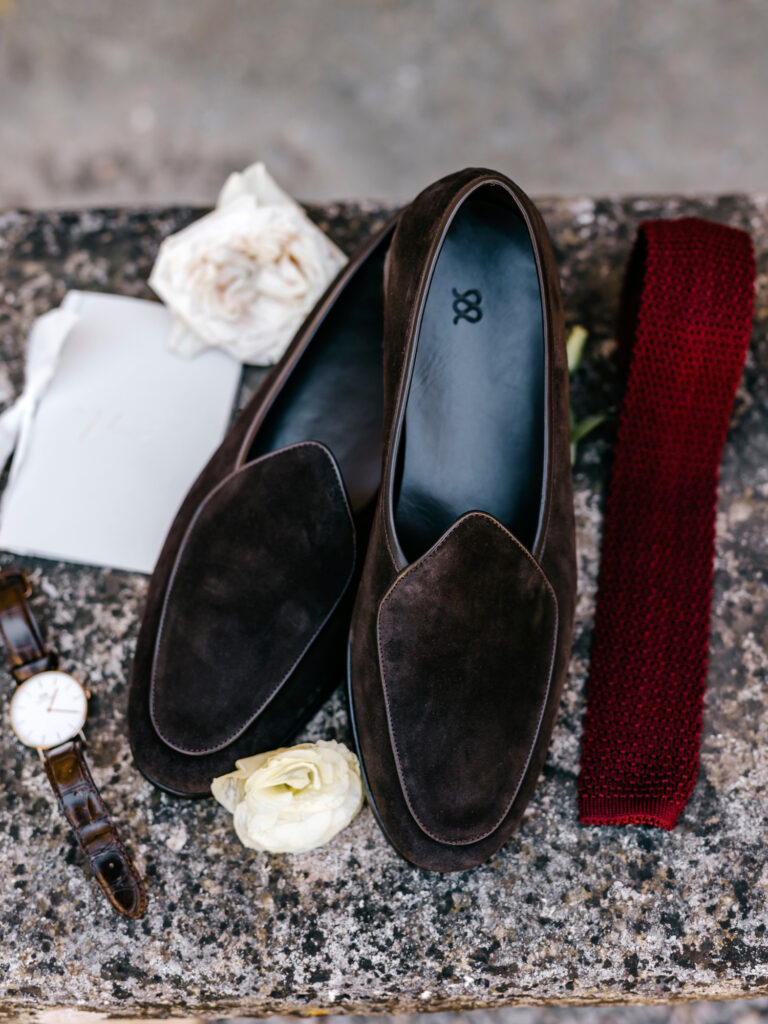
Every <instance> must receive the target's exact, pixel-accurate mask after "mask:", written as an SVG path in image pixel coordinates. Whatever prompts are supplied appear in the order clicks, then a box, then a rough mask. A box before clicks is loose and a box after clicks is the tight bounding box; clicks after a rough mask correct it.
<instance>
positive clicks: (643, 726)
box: [579, 218, 755, 829]
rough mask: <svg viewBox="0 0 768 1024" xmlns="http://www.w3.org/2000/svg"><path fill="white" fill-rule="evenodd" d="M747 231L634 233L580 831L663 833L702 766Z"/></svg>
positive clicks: (743, 312)
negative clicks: (722, 476)
mask: <svg viewBox="0 0 768 1024" xmlns="http://www.w3.org/2000/svg"><path fill="white" fill-rule="evenodd" d="M754 278H755V259H754V253H753V248H752V241H751V239H750V237H749V235H748V234H746V233H745V232H744V231H740V230H737V229H734V228H729V227H725V226H724V225H721V224H715V223H712V222H710V221H706V220H701V219H699V218H683V219H680V220H671V221H648V222H646V223H645V224H642V225H641V226H640V229H639V231H638V237H637V241H636V243H635V249H634V251H633V255H632V258H631V260H630V264H629V267H628V270H627V276H626V279H625V283H624V294H623V300H622V317H621V321H620V323H621V324H622V326H621V327H620V332H619V339H620V342H621V344H622V345H623V346H627V349H626V350H627V352H628V354H629V355H630V363H629V373H628V377H627V385H626V391H625V394H624V399H623V403H622V408H621V414H620V418H619V424H618V433H617V439H616V445H615V449H614V460H613V468H612V473H611V479H610V483H609V487H608V495H607V500H606V505H605V522H604V532H603V542H602V554H601V563H600V576H599V582H598V595H597V610H596V617H595V629H594V640H593V645H592V659H591V668H590V676H589V683H588V690H587V712H586V718H585V722H584V738H583V741H582V751H581V773H580V776H579V815H580V819H581V821H582V823H583V824H585V825H627V824H634V825H641V824H642V825H655V826H657V827H659V828H665V829H671V828H673V827H674V825H675V822H676V821H677V818H678V816H679V815H680V813H681V811H682V810H683V808H684V807H685V804H686V802H687V800H688V798H689V796H690V795H691V792H692V790H693V786H694V783H695V781H696V775H697V771H698V763H699V747H700V738H701V721H702V710H703V703H704V687H705V681H706V673H707V655H708V648H709V618H710V607H711V602H712V580H713V559H714V549H715V512H716V504H717V485H718V476H719V467H720V460H721V456H722V449H723V445H724V443H725V436H726V433H727V430H728V423H729V419H730V415H731V409H732V406H733V399H734V396H735V393H736V388H737V386H738V383H739V379H740V377H741V372H742V369H743V365H744V359H745V356H746V352H747V347H748V344H749V336H750V330H751V323H752V306H753V301H754Z"/></svg>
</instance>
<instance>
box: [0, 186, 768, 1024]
mask: <svg viewBox="0 0 768 1024" xmlns="http://www.w3.org/2000/svg"><path fill="white" fill-rule="evenodd" d="M542 208H543V211H544V214H545V216H546V218H547V221H548V223H549V225H550V228H551V230H552V232H553V236H554V240H555V244H556V248H557V250H558V254H559V257H560V261H561V266H562V273H563V285H564V292H565V300H566V310H567V315H568V320H569V322H570V323H571V324H574V323H581V324H583V325H584V326H585V327H587V329H588V330H589V332H590V342H589V345H588V349H587V357H586V363H585V366H584V368H583V369H582V370H581V371H580V373H579V376H578V378H577V380H576V382H575V386H574V403H575V405H576V407H577V411H578V412H579V413H586V412H588V411H597V410H603V409H615V407H616V403H617V374H616V363H615V343H614V341H613V329H614V319H615V313H616V304H617V298H618V291H619V285H620V281H621V275H622V271H623V266H624V262H625V259H626V256H627V253H628V250H629V246H630V244H631V240H632V237H633V234H634V230H635V227H636V225H637V223H638V222H639V221H640V220H641V219H643V218H646V217H657V216H676V215H680V214H684V213H685V214H691V213H695V214H700V215H704V216H709V217H713V218H715V219H718V220H723V221H727V222H728V223H731V224H734V225H737V226H740V227H745V228H748V229H750V230H751V231H752V233H753V235H754V237H755V241H756V245H757V250H758V254H759V262H760V272H761V276H760V281H759V292H758V301H757V324H756V329H755V334H754V338H753V344H752V348H751V351H750V354H749V358H748V363H747V369H746V373H745V376H744V380H743V383H742V386H741V388H740V391H739V395H738V399H737V403H736V407H735V409H734V416H733V424H732V429H731V432H730V435H729V438H728V444H727V448H726V452H725V458H724V463H723V472H722V486H721V495H720V508H719V515H718V550H717V568H716V580H715V597H714V607H713V627H714V628H713V632H712V651H711V661H710V674H709V690H708V694H707V706H706V712H705V725H704V738H703V750H702V759H701V760H702V764H701V773H700V776H699V780H698V784H697V786H696V790H695V793H694V795H693V798H692V799H691V802H690V804H689V805H688V808H687V810H686V812H685V813H684V815H683V816H682V819H681V821H680V823H679V825H678V827H677V828H676V829H675V831H674V832H672V833H665V832H660V831H656V830H653V829H645V828H627V829H619V828H615V829H596V828H594V829H586V828H581V827H580V826H579V824H578V821H577V813H576V772H577V768H578V758H579V740H580V736H581V723H582V716H583V709H584V690H585V681H586V675H587V666H588V658H589V647H590V631H591V626H592V618H593V611H594V593H595V580H596V569H597V558H598V550H599V539H600V522H601V506H602V499H603V488H604V482H605V473H606V465H607V460H608V455H609V452H610V445H611V433H612V429H611V428H610V427H606V428H604V429H603V431H602V433H601V434H599V435H597V436H596V437H595V438H594V439H592V440H590V441H589V442H588V443H585V444H584V445H583V447H582V448H581V450H580V454H579V459H578V463H577V466H576V469H575V479H576V518H577V526H578V541H579V570H580V585H579V593H580V599H579V606H578V620H577V626H576V641H575V646H574V653H573V661H572V665H571V673H570V678H569V682H568V686H567V690H566V694H565V698H564V702H563V708H562V714H561V717H560V721H559V723H558V726H557V730H556V733H555V737H554V741H553V745H552V749H551V752H550V756H549V760H548V762H547V766H546V769H545V772H544V776H543V778H542V780H541V784H540V786H539V789H538V791H537V794H536V796H535V798H534V800H533V802H532V803H531V805H530V808H529V810H528V813H527V816H526V818H525V821H524V823H523V826H522V828H521V830H520V832H519V834H518V835H517V836H516V837H515V838H514V839H513V840H512V841H511V842H509V843H508V844H507V846H506V847H505V848H504V849H503V850H502V851H501V852H500V853H499V854H498V856H496V857H495V858H494V859H493V860H492V861H491V862H490V863H488V864H486V865H484V866H483V867H480V868H477V869H475V870H474V871H470V872H467V873H465V874H461V875H453V876H436V875H430V874H428V873H426V872H423V871H419V870H416V869H415V868H412V867H410V866H409V865H407V864H406V863H404V862H403V861H401V860H400V859H399V858H398V856H397V855H396V854H395V853H394V852H393V851H392V850H391V849H390V848H389V847H388V845H387V844H386V842H385V841H384V839H383V837H382V836H381V835H380V833H379V831H378V829H377V827H376V825H375V822H374V820H373V818H372V816H371V813H370V811H369V810H367V809H366V810H364V812H363V813H362V814H361V815H360V816H359V817H358V819H357V820H356V821H355V822H354V823H353V825H352V826H351V827H350V828H349V829H348V830H347V831H346V832H344V833H343V834H342V835H341V836H339V837H338V838H337V839H336V840H335V841H334V842H332V843H331V844H330V845H328V846H326V847H325V848H323V849H321V850H319V851H316V852H314V853H311V854H304V855H300V856H293V857H289V856H275V857H270V856H267V855H264V854H256V853H252V852H247V851H245V850H243V849H242V848H241V847H240V845H239V844H238V842H237V840H236V838H235V836H234V834H233V832H232V831H231V828H230V825H229V817H228V815H227V814H226V813H225V812H224V811H223V810H222V809H221V808H220V807H218V805H215V804H214V803H213V802H211V801H203V802H198V803H188V802H182V801H178V800H175V799H173V798H171V797H169V796H166V795H164V794H162V793H160V792H159V791H157V790H155V789H153V788H152V786H151V785H150V784H149V783H147V782H146V781H144V779H143V778H142V777H141V776H139V774H138V773H137V772H136V771H135V770H134V768H133V766H132V764H131V757H130V753H129V749H128V743H127V739H126V735H125V702H126V692H127V679H128V673H129V669H130V662H131V654H132V650H133V644H134V639H135V635H136V629H137V624H138V619H139V614H140V611H141V606H142V600H143V596H144V593H145V588H146V578H145V577H142V576H138V575H129V574H126V573H120V572H106V571H102V570H97V569H88V568H82V567H74V566H70V565H63V564H55V563H51V562H43V561H39V562H34V561H30V562H29V563H28V565H29V568H30V569H31V570H32V575H33V578H34V581H35V583H36V587H37V594H38V597H37V599H36V602H35V604H36V607H37V609H38V614H39V616H40V618H41V620H42V621H43V622H44V623H45V624H46V626H47V629H48V633H49V636H50V637H51V639H52V640H54V641H55V642H56V643H57V644H58V647H59V649H60V651H61V652H62V655H63V664H64V667H65V668H69V669H72V670H80V671H83V670H84V671H85V672H86V673H87V676H88V679H89V685H90V686H91V688H92V689H93V691H94V699H93V702H92V708H91V717H90V720H89V723H88V727H87V732H88V736H89V739H90V758H91V762H92V764H93V769H94V775H95V777H96V781H97V783H98V784H99V785H100V786H101V787H102V790H103V792H104V794H105V796H106V799H107V801H108V803H109V806H110V807H111V809H112V810H113V813H114V815H115V816H116V818H117V819H118V821H119V822H120V824H121V825H122V828H123V830H124V831H125V832H126V834H127V836H128V838H129V840H130V845H131V848H132V849H133V851H134V852H135V854H136V858H137V860H138V862H139V864H140V866H141V868H142V869H143V870H144V872H145V873H146V876H147V879H148V883H149V888H150V908H149V912H148V914H147V916H146V917H145V918H144V919H143V920H142V921H140V922H137V923H131V922H126V921H122V920H117V919H116V918H115V917H113V916H112V915H111V914H110V913H109V911H108V910H107V908H106V905H105V902H104V900H103V898H102V897H101V895H100V894H99V892H98V891H97V889H96V887H95V885H94V883H93V882H92V881H91V880H89V879H87V878H86V876H85V874H84V872H83V871H82V870H81V867H80V856H79V852H78V851H77V848H76V846H75V843H74V841H73V839H72V838H71V837H70V836H69V835H68V833H67V829H66V828H65V826H64V824H63V822H62V820H60V818H59V815H58V812H57V810H56V807H55V804H54V800H53V796H52V794H51V792H50V790H49V788H48V786H47V783H46V782H45V781H44V780H43V774H42V770H41V765H40V763H39V761H38V759H37V757H36V755H35V754H34V753H33V752H30V751H28V750H26V749H24V748H22V747H21V746H19V745H18V744H17V743H16V742H15V740H14V739H13V738H12V735H11V734H10V732H9V731H8V730H7V729H5V728H4V729H3V730H2V732H1V733H0V749H1V750H2V772H3V776H2V780H1V782H0V875H1V876H2V883H0V884H1V892H0V920H2V924H3V937H2V956H1V957H0V1018H3V1019H15V1018H18V1019H24V1020H29V1019H30V1018H31V1016H32V1014H33V1013H34V1012H35V1010H39V1009H42V1008H51V1007H70V1008H75V1007H77V1008H80V1009H83V1010H86V1009H90V1010H95V1011H101V1012H104V1013H114V1014H119V1015H124V1016H153V1015H154V1016H170V1015H173V1014H185V1015H189V1014H194V1013H198V1014H209V1015H218V1016H236V1015H244V1014H246V1013H248V1014H252V1015H266V1014H272V1013H308V1012H327V1011H328V1010H335V1011H337V1012H362V1013H373V1012H380V1011H390V1012H411V1011H424V1010H436V1009H449V1008H456V1009H459V1008H470V1007H493V1006H502V1005H508V1004H512V1003H536V1002H539V1003H568V1002H573V1003H579V1002H591V1003H611V1002H660V1001H674V1000H686V999H693V998H711V999H717V998H726V997H732V996H741V995H756V994H765V993H768V936H766V926H767V925H768V864H766V854H765V850H766V841H765V835H766V814H767V810H768V808H767V805H768V760H767V759H766V740H767V739H768V714H766V710H767V707H768V692H767V691H766V683H768V622H767V619H766V612H767V611H768V609H767V607H766V605H767V604H768V339H767V338H766V319H767V318H768V277H767V276H766V271H767V270H768V196H763V197H759V198H758V197H750V198H747V197H735V198H717V199H703V200H695V201H694V200H681V199H633V200H611V199H607V200H599V201H593V200H591V199H571V200H549V201H546V202H543V203H542ZM312 212H313V215H314V216H316V217H317V219H318V220H319V221H320V222H321V224H322V225H323V226H324V227H325V228H326V229H328V230H329V231H330V232H331V233H332V234H333V235H334V237H335V238H336V239H337V240H338V241H339V242H340V244H342V245H343V246H345V247H346V248H348V249H349V248H350V247H352V246H353V245H354V243H355V241H356V240H357V239H359V238H361V237H362V236H363V235H364V234H365V233H366V232H367V231H368V230H369V229H370V228H371V227H372V226H374V225H375V224H376V223H378V222H380V221H381V220H382V219H383V216H384V213H385V211H383V210H381V209H378V208H374V207H365V206H359V205H344V206H336V207H333V208H326V209H323V210H320V209H317V210H313V211H312ZM194 216H195V212H194V211H191V210H187V209H178V210H158V211H153V212H146V211H133V210H128V211H120V212H114V211H107V212H97V211H87V212H82V213H75V214H50V213H49V214H28V213H6V214H4V215H2V216H0V259H1V260H2V273H1V274H0V290H1V294H0V345H1V346H2V349H1V351H2V362H0V400H1V401H3V402H5V401H7V400H8V399H9V398H10V397H11V396H12V394H13V393H15V391H16V390H17V389H18V387H19V384H20V379H21V374H22V353H23V344H24V338H25V335H26V333H27V330H28V329H29V327H30V325H31V323H32V321H33V319H34V317H35V316H37V315H38V314H40V313H42V312H44V311H45V310H47V309H49V308H50V307H51V306H53V305H55V304H56V303H58V301H59V300H60V299H61V297H62V296H63V294H64V292H65V291H66V290H67V289H68V288H83V289H106V290H110V291H116V292H120V293H124V294H127V295H139V296H148V295H149V292H148V289H147V287H146V283H145V282H146V278H147V275H148V272H149V269H150V266H151V264H152V260H153V257H154V254H155V251H156V249H157V245H158V241H159V240H160V238H161V237H162V236H163V235H165V234H167V233H168V232H171V231H173V230H176V229H177V228H179V227H181V226H182V225H183V224H185V223H187V222H188V221H190V220H191V219H192V218H193V217H194ZM257 377H258V372H251V373H250V374H249V379H248V380H247V381H246V384H245V387H246V388H248V387H251V386H252V385H253V383H254V382H255V380H256V378H257ZM51 510H52V514H54V513H55V496H52V506H51ZM10 561H11V557H10V556H8V555H3V556H1V557H0V562H2V564H7V563H9V562H10ZM10 689H11V687H10V685H8V686H7V687H5V690H4V695H3V707H2V712H3V715H5V710H6V705H7V698H8V695H9V693H10ZM307 736H308V737H311V738H319V737H327V738H330V737H337V738H339V739H343V740H347V741H349V739H350V737H349V731H348V726H347V717H346V712H345V708H344V700H343V697H342V693H341V691H337V693H336V695H335V696H334V697H333V698H332V699H331V700H330V701H329V702H328V704H327V705H326V707H325V708H324V709H323V710H322V711H321V712H320V714H319V715H318V716H317V717H316V719H315V720H314V722H313V723H312V725H311V727H310V728H309V729H308V730H307Z"/></svg>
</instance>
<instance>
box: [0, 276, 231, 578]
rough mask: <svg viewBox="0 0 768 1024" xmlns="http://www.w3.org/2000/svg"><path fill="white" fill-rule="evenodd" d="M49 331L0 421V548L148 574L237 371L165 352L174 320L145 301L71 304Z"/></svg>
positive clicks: (215, 434) (38, 336)
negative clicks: (7, 453) (6, 470)
mask: <svg viewBox="0 0 768 1024" xmlns="http://www.w3.org/2000/svg"><path fill="white" fill-rule="evenodd" d="M57 312H58V311H57ZM47 318H48V319H47V321H46V317H41V318H40V320H39V321H38V322H37V324H36V325H35V328H34V329H33V332H32V336H31V337H30V350H29V358H28V360H27V370H28V378H27V385H26V387H25V391H24V394H23V395H22V397H21V398H20V399H19V401H18V402H17V403H16V404H15V406H14V407H13V408H12V410H11V411H9V412H8V413H6V416H5V419H4V421H2V422H0V445H1V444H2V441H3V438H4V437H6V436H7V437H8V438H11V439H12V437H13V435H17V436H16V454H15V456H14V462H13V463H12V465H11V474H10V479H9V483H8V486H7V488H6V492H5V494H4V496H3V501H2V507H1V509H0V516H1V520H0V548H3V549H5V550H8V551H13V552H16V553H18V554H28V555H39V556H42V557H44V558H54V559H57V560H64V561H68V562H84V563H87V564H90V565H104V566H110V567H113V568H117V569H128V570H131V571H138V572H151V571H152V569H153V567H154V564H155V562H156V560H157V556H158V554H159V553H160V548H161V546H162V543H163V540H164V538H165V535H166V533H167V532H168V528H169V527H170V525H171V521H172V519H173V516H174V514H175V512H176V510H177V508H178V506H179V504H180V503H181V501H182V499H183V498H184V496H185V494H186V493H187V491H188V490H189V487H190V486H191V484H192V483H193V481H194V479H195V477H196V476H197V474H198V473H199V472H200V470H201V469H202V468H203V466H204V465H205V463H206V461H207V460H208V458H209V457H210V456H211V454H212V453H213V451H214V450H215V448H216V447H217V445H218V444H219V443H220V442H221V439H222V437H223V436H224V433H225V431H226V428H227V424H228V422H229V417H230V414H231V411H232V406H233V403H234V400H235V396H236V393H237V388H238V384H239V381H240V373H241V366H240V363H239V362H238V361H237V360H235V359H233V358H232V357H231V356H228V355H226V354H225V353H223V352H218V351H209V352H204V353H201V354H200V355H199V356H197V357H195V358H194V359H184V358H181V357H179V356H177V355H175V354H174V353H173V352H171V351H169V350H168V348H167V344H166V343H167V339H168V335H169V332H170V330H171V326H172V322H173V318H172V316H171V314H170V313H169V312H168V310H166V309H165V308H164V307H163V306H161V305H160V304H159V303H156V302H146V301H144V300H143V299H132V298H127V297H124V296H118V295H102V294H96V293H86V292H70V293H69V294H68V295H67V296H66V298H65V300H64V302H63V303H62V307H61V315H60V316H59V318H58V319H56V318H55V317H54V315H53V314H47ZM57 361H58V365H56V362H57ZM12 443H13V442H12V440H10V441H8V444H12Z"/></svg>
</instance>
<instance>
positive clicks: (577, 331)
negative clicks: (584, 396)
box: [565, 325, 589, 374]
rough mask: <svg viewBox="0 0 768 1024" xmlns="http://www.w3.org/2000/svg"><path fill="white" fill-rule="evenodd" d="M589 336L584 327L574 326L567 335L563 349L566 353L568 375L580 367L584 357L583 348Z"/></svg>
mask: <svg viewBox="0 0 768 1024" xmlns="http://www.w3.org/2000/svg"><path fill="white" fill-rule="evenodd" d="M588 337H589V335H588V334H587V331H586V329H585V328H584V327H580V326H578V325H577V326H576V327H574V328H573V329H572V331H571V333H570V334H569V335H568V340H567V341H566V343H565V348H566V351H567V353H568V373H570V374H574V373H576V371H577V370H578V368H579V367H580V366H581V360H582V359H583V357H584V346H585V345H586V343H587V338H588Z"/></svg>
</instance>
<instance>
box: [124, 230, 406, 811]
mask: <svg viewBox="0 0 768 1024" xmlns="http://www.w3.org/2000/svg"><path fill="white" fill-rule="evenodd" d="M393 229H394V221H391V222H390V223H389V224H388V225H387V227H386V228H385V229H384V230H383V231H382V232H380V233H379V234H378V235H377V236H375V237H374V238H373V239H371V240H370V241H369V242H368V243H367V244H366V245H365V246H364V247H363V248H362V249H361V250H360V251H359V252H358V253H357V254H356V255H355V256H353V257H352V259H351V260H350V261H349V263H348V264H347V266H346V267H345V268H344V269H343V270H342V271H341V273H340V274H339V275H338V277H337V278H336V280H335V281H334V282H333V283H332V284H331V286H330V287H329V289H328V291H327V292H326V294H325V295H324V296H323V298H322V299H321V300H320V302H319V303H318V305H317V306H316V307H315V309H314V311H313V312H312V313H311V314H310V316H309V318H308V319H307V321H306V323H305V324H304V326H303V327H302V329H301V330H300V331H299V333H298V335H297V336H296V338H295V339H294V341H293V342H292V343H291V346H290V348H289V349H288V351H287V352H286V354H285V356H284V357H283V359H282V360H281V361H280V362H279V363H278V364H277V365H276V366H275V367H274V368H273V370H272V371H271V372H270V374H269V375H268V376H267V377H266V379H265V380H264V382H263V384H262V385H261V387H260V388H259V389H258V391H257V393H256V394H255V396H254V397H253V398H252V400H251V401H250V402H249V403H248V405H247V406H246V408H245V409H244V410H243V411H242V412H241V413H240V415H239V417H238V418H237V420H236V421H235V424H234V426H233V427H232V428H231V430H230V431H229V433H228V434H227V436H226V438H225V439H224V441H223V443H222V444H221V446H220V447H219V449H218V450H217V451H216V452H215V454H214V455H213V457H212V458H211V460H210V462H209V463H208V465H207V466H206V467H205V469H204V470H203V472H202V473H201V475H200V476H199V477H198V479H197V481H196V482H195V484H194V485H193V486H192V488H191V490H190V492H189V494H188V495H187V497H186V499H185V500H184V502H183V504H182V506H181V509H180V510H179V512H178V514H177V516H176V519H175V521H174V523H173V525H172V527H171V530H170V532H169V535H168V537H167V539H166V541H165V545H164V547H163V550H162V552H161V554H160V558H159V560H158V563H157V566H156V568H155V571H154V573H153V575H152V578H151V581H150V585H149V592H148V596H147V601H146V606H145V611H144V616H143V620H142V624H141V629H140V632H139V637H138V643H137V647H136V654H135V659H134V665H133V673H132V680H131V688H130V696H129V718H128V721H129V730H130V742H131V748H132V751H133V756H134V759H135V762H136V764H137V766H138V768H139V769H140V770H141V771H142V772H143V773H144V775H146V776H147V778H149V779H150V781H152V782H154V783H155V784H156V785H158V786H160V787H161V788H162V789H165V790H167V791H169V792H171V793H175V794H177V795H181V796H207V795H210V782H211V779H212V778H213V777H214V776H216V775H221V774H223V773H225V772H228V771H231V770H232V769H233V768H234V762H235V760H236V759H237V758H239V757H245V756H248V755H251V754H255V753H259V752H261V751H264V750H269V749H271V748H274V747H278V746H280V745H282V744H284V743H286V742H288V741H289V740H290V739H291V738H292V737H293V735H294V734H295V733H296V732H297V730H298V729H299V728H301V726H303V725H304V724H305V723H306V722H307V720H308V719H309V718H310V717H311V715H312V714H313V713H314V711H315V710H316V709H317V707H318V706H319V704H320V703H322V701H323V700H324V699H325V698H326V697H327V696H328V695H329V693H330V691H331V690H332V689H333V688H334V687H335V686H336V685H337V684H338V683H339V681H340V680H341V679H342V678H343V675H344V648H345V640H346V636H347V633H348V630H349V619H350V615H351V610H352V600H353V597H354V590H355V584H356V581H357V579H358V578H359V571H360V567H361V561H362V553H364V551H365V545H366V542H367V536H368V531H369V529H370V523H371V519H372V515H373V509H374V505H375V499H376V493H377V490H378V487H379V481H380V474H381V429H382V274H383V265H384V256H385V253H386V248H387V245H388V244H389V241H390V239H391V236H392V231H393Z"/></svg>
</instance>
